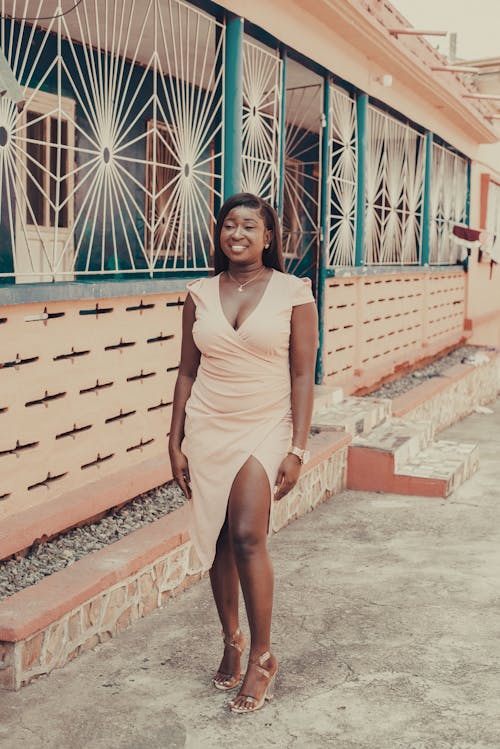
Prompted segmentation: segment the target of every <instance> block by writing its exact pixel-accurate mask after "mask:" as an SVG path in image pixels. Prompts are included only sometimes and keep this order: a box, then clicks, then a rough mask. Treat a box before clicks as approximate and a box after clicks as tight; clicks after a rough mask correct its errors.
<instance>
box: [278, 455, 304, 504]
mask: <svg viewBox="0 0 500 749" xmlns="http://www.w3.org/2000/svg"><path fill="white" fill-rule="evenodd" d="M301 468H302V464H301V462H300V460H299V459H298V457H297V456H296V455H292V454H290V453H288V455H286V456H285V457H284V458H283V460H282V461H281V464H280V467H279V469H278V476H277V478H276V486H275V487H274V499H276V500H280V499H282V498H283V497H284V496H285V494H288V492H289V491H290V489H293V487H294V486H295V484H296V483H297V481H298V479H299V476H300V469H301Z"/></svg>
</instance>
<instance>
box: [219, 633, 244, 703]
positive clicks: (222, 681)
mask: <svg viewBox="0 0 500 749" xmlns="http://www.w3.org/2000/svg"><path fill="white" fill-rule="evenodd" d="M222 634H223V635H224V632H223V633H222ZM246 644H247V638H246V637H245V635H244V634H243V632H242V631H241V629H240V628H239V627H238V629H237V630H236V632H235V633H234V634H233V635H231V636H230V637H226V636H225V635H224V645H225V646H226V647H228V648H234V649H235V650H237V651H238V653H239V654H240V656H241V654H242V653H243V651H244V650H245V647H246ZM240 681H241V671H240V665H239V663H238V673H236V674H226V673H224V671H220V670H219V671H217V673H216V674H215V676H214V678H213V679H212V684H213V685H214V687H215V688H216V689H220V690H221V691H222V692H228V691H229V690H230V689H234V688H235V687H237V686H238V684H239V683H240Z"/></svg>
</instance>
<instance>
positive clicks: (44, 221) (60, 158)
mask: <svg viewBox="0 0 500 749" xmlns="http://www.w3.org/2000/svg"><path fill="white" fill-rule="evenodd" d="M68 145H69V144H68V123H67V121H65V120H62V119H61V121H60V130H59V121H58V119H57V118H56V117H53V116H46V115H44V114H43V113H42V112H37V111H34V110H31V111H28V112H27V113H26V170H27V176H26V197H27V201H26V203H27V204H26V222H27V224H29V225H35V224H36V225H37V226H38V227H53V226H55V223H56V213H57V215H58V226H59V227H67V226H68V201H67V197H68ZM56 206H60V209H59V211H56Z"/></svg>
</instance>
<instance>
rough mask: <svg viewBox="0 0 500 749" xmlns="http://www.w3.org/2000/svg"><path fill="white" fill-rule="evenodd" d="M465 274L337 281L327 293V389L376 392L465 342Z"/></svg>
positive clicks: (418, 273) (453, 271) (440, 272)
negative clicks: (400, 372) (385, 382)
mask: <svg viewBox="0 0 500 749" xmlns="http://www.w3.org/2000/svg"><path fill="white" fill-rule="evenodd" d="M464 316H465V274H464V272H463V271H462V270H461V269H460V270H456V269H451V270H436V271H432V272H429V273H425V272H423V271H418V270H415V271H414V272H411V273H398V274H395V273H393V274H380V275H371V276H366V277H363V276H356V277H350V278H331V279H329V280H328V281H327V286H326V289H325V340H324V353H323V361H324V371H325V375H326V376H325V384H327V385H336V386H341V387H343V388H344V391H345V392H347V393H353V392H356V391H357V390H360V389H365V388H371V387H373V386H374V385H376V384H377V383H378V382H380V381H381V380H383V379H385V378H387V377H389V376H391V375H393V374H394V373H395V372H396V371H397V369H398V368H402V367H411V366H413V365H415V364H416V363H417V362H419V361H421V360H423V359H425V358H427V357H431V356H433V355H435V354H436V353H438V352H440V351H442V350H443V349H446V348H448V347H451V346H454V345H457V344H458V343H460V342H461V341H463V340H464V338H465V333H464Z"/></svg>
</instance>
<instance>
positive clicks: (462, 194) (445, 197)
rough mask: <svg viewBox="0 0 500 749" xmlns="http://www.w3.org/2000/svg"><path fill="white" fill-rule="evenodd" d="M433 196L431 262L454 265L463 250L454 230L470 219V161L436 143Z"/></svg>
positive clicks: (434, 148)
mask: <svg viewBox="0 0 500 749" xmlns="http://www.w3.org/2000/svg"><path fill="white" fill-rule="evenodd" d="M430 197H431V200H430V202H431V230H430V256H429V259H430V262H431V263H434V264H448V263H449V264H455V263H456V261H457V259H458V257H459V255H460V253H461V249H460V247H459V245H457V244H456V242H454V240H453V235H452V228H453V224H455V223H464V222H465V221H466V218H467V161H466V160H465V159H463V158H461V157H460V156H458V154H456V153H453V152H452V151H449V150H448V149H446V148H445V147H444V146H440V145H438V144H437V143H433V146H432V184H431V196H430Z"/></svg>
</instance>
